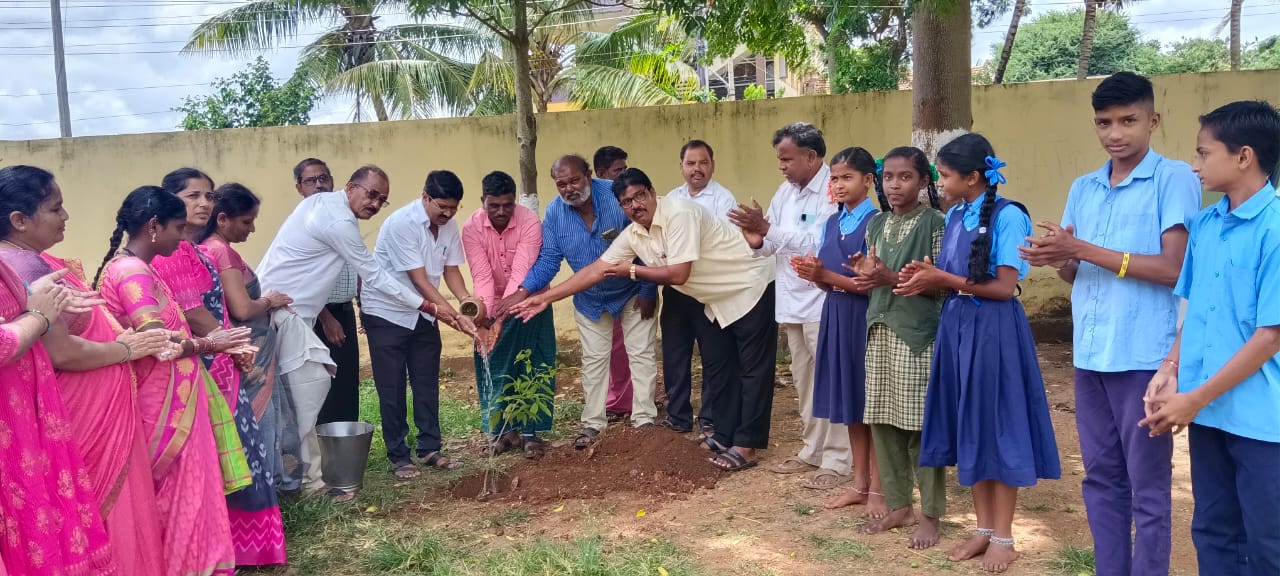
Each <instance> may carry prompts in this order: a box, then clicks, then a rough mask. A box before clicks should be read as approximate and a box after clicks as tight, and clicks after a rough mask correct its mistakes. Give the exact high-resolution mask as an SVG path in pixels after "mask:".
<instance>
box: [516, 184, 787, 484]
mask: <svg viewBox="0 0 1280 576" xmlns="http://www.w3.org/2000/svg"><path fill="white" fill-rule="evenodd" d="M612 187H613V191H612V192H613V194H615V195H616V196H617V199H618V205H619V206H621V207H622V209H623V210H625V211H626V213H627V216H628V217H629V218H630V219H631V222H632V224H631V226H628V227H627V228H626V229H625V230H623V231H622V234H620V235H619V236H618V238H617V240H615V241H614V242H613V244H611V245H610V246H609V249H608V250H606V251H605V252H604V253H603V254H602V255H601V256H600V258H599V259H598V260H596V261H595V262H592V263H591V264H589V265H587V266H583V267H581V268H580V269H579V270H578V271H577V272H576V273H575V274H574V275H573V277H572V278H570V279H568V280H566V281H564V282H562V283H561V284H559V285H557V286H555V287H553V288H551V289H550V290H547V291H546V292H544V293H541V294H535V295H533V296H530V297H529V298H527V299H525V300H524V301H523V302H521V303H520V304H517V305H516V306H515V307H514V308H513V309H512V314H514V315H516V316H519V317H520V318H532V317H533V316H534V315H536V314H538V313H539V312H541V311H543V310H545V309H546V308H547V306H549V305H550V304H551V303H552V302H555V301H556V300H559V299H562V298H566V297H568V296H570V295H572V294H578V293H580V292H583V291H586V290H591V289H592V288H593V287H596V286H599V285H601V284H604V283H608V282H614V281H616V280H618V279H625V278H629V279H631V280H636V279H642V280H645V281H648V282H653V283H655V284H662V285H667V286H673V287H675V289H676V290H679V291H680V292H683V293H684V294H686V295H688V296H689V297H691V298H693V299H694V300H696V301H698V302H701V303H702V304H703V309H702V310H700V311H699V313H701V314H704V315H705V316H706V318H707V319H708V320H711V325H710V326H708V327H709V328H713V329H710V330H705V331H704V332H703V333H702V334H699V336H701V337H702V339H701V340H700V341H701V344H700V345H701V346H702V354H703V362H704V364H703V365H704V367H705V372H704V374H703V375H704V378H705V379H706V384H705V385H706V386H707V387H708V388H713V387H714V388H717V389H716V390H715V391H714V393H713V394H711V396H712V397H713V398H715V399H716V405H715V406H713V407H712V412H713V413H714V414H715V418H716V426H715V430H714V432H713V434H712V435H711V436H708V437H705V438H704V439H703V440H702V446H703V447H704V448H706V449H708V450H709V454H710V455H713V458H711V461H712V463H713V464H715V465H716V466H717V467H719V468H721V469H723V470H727V471H731V472H732V471H737V470H743V469H746V468H751V467H753V466H755V465H756V464H757V462H758V456H757V454H756V451H757V450H761V449H764V448H767V447H768V446H769V426H770V415H771V412H772V407H773V380H774V376H775V364H776V357H777V347H778V339H777V324H776V323H775V322H774V318H773V314H774V306H775V302H774V294H773V279H774V271H773V267H772V266H771V264H770V262H769V260H768V259H766V258H761V257H757V256H756V255H755V254H754V253H753V252H752V250H751V248H750V247H749V246H748V245H747V241H746V240H745V239H744V238H743V236H742V233H741V232H739V231H738V229H737V227H735V226H734V225H732V224H730V223H729V222H727V221H725V220H723V219H721V218H717V217H716V216H715V215H713V214H712V213H711V212H710V211H709V210H707V209H705V208H703V207H701V206H699V205H698V204H697V203H695V202H693V201H692V200H685V199H679V198H661V199H660V198H658V197H657V195H656V194H654V192H653V184H652V183H651V182H650V181H649V177H648V176H646V175H645V173H644V172H641V171H640V170H637V169H635V168H630V169H628V170H626V171H624V172H623V173H622V174H620V175H619V176H618V178H617V179H615V180H614V181H613V186H612ZM637 257H639V258H640V259H641V260H642V261H643V262H644V264H640V263H638V262H636V258H637Z"/></svg>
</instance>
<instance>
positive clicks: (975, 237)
mask: <svg viewBox="0 0 1280 576" xmlns="http://www.w3.org/2000/svg"><path fill="white" fill-rule="evenodd" d="M937 165H938V174H939V182H938V184H939V185H940V187H941V188H942V190H943V192H944V193H945V194H946V195H947V196H949V197H951V198H952V199H956V200H959V201H960V203H959V204H957V205H956V206H955V207H953V208H952V209H951V211H950V212H948V213H947V222H946V231H945V232H944V234H943V237H942V250H941V252H940V253H939V255H938V262H937V263H936V265H935V264H934V263H932V262H929V261H928V260H925V261H923V262H912V263H911V264H908V265H907V267H906V268H904V269H903V271H902V273H901V275H900V283H899V285H898V287H897V289H895V291H894V292H895V293H896V294H899V295H902V296H914V295H917V294H921V293H924V292H926V291H936V290H942V291H948V292H950V294H949V295H948V296H947V299H946V301H945V303H944V304H943V308H942V319H941V321H940V324H939V326H938V335H937V339H936V340H935V349H934V356H933V366H932V370H931V374H930V377H929V388H928V392H927V393H926V397H925V413H924V429H923V430H922V434H921V446H920V466H956V467H957V469H958V472H959V480H960V484H963V485H965V486H971V487H972V492H973V507H974V512H975V513H976V515H977V517H978V527H977V529H976V530H975V531H974V533H973V536H972V537H970V538H969V539H968V540H967V541H966V542H964V543H963V544H961V545H959V546H956V547H955V548H953V549H951V551H950V552H949V553H948V554H947V557H948V559H950V560H951V561H953V562H957V561H961V560H967V559H970V558H975V557H977V556H978V555H980V554H981V555H982V568H983V569H984V570H987V571H989V572H1004V571H1005V570H1007V569H1008V566H1009V563H1010V562H1012V561H1014V560H1015V559H1017V557H1018V553H1017V551H1016V550H1015V548H1014V542H1013V512H1014V508H1015V507H1016V505H1017V498H1018V488H1019V487H1024V486H1032V485H1034V484H1035V483H1036V480H1037V479H1040V478H1044V479H1057V478H1059V477H1060V476H1061V470H1060V467H1059V462H1058V447H1057V442H1056V441H1055V440H1054V436H1053V424H1052V422H1051V421H1050V419H1049V404H1048V401H1047V400H1046V398H1045V391H1044V380H1043V378H1042V377H1041V374H1040V364H1039V360H1038V359H1037V358H1036V348H1035V341H1034V340H1033V339H1032V337H1031V326H1030V324H1029V323H1028V322H1027V316H1026V313H1025V312H1024V311H1023V309H1022V304H1021V303H1020V302H1019V301H1018V299H1017V295H1016V292H1017V288H1018V281H1019V280H1021V279H1022V278H1023V277H1024V276H1025V275H1026V273H1027V270H1028V269H1029V265H1028V264H1027V263H1026V261H1024V260H1022V258H1021V257H1019V255H1018V246H1020V245H1023V243H1024V241H1025V239H1026V237H1028V236H1030V235H1031V218H1030V217H1029V216H1028V215H1027V212H1026V208H1024V207H1023V206H1022V205H1021V204H1018V203H1016V202H1013V201H1011V200H1009V199H1007V198H1003V197H1001V196H1000V195H999V194H998V192H997V189H998V187H999V185H1000V184H1003V183H1004V182H1005V178H1004V175H1002V174H1001V173H1000V168H1002V167H1004V166H1005V163H1004V162H1003V161H1001V160H1000V159H999V158H997V157H996V155H995V151H994V150H993V149H992V148H991V143H990V142H988V141H987V139H986V138H984V137H982V136H980V135H978V134H965V135H963V136H960V137H959V138H956V139H955V140H952V141H951V142H950V143H948V144H947V145H946V146H943V147H942V149H941V150H940V151H938V162H937Z"/></svg>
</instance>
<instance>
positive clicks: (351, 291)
mask: <svg viewBox="0 0 1280 576" xmlns="http://www.w3.org/2000/svg"><path fill="white" fill-rule="evenodd" d="M359 279H360V278H359V276H356V271H355V269H354V268H352V267H350V266H347V265H346V264H343V265H342V271H341V272H339V273H338V280H337V281H336V282H334V283H333V290H331V291H330V292H329V303H330V304H342V303H345V302H350V301H351V300H352V299H353V298H355V297H356V292H357V291H358V290H359V287H360V284H359Z"/></svg>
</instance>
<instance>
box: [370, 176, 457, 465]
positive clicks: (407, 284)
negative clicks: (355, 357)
mask: <svg viewBox="0 0 1280 576" xmlns="http://www.w3.org/2000/svg"><path fill="white" fill-rule="evenodd" d="M461 202H462V181H461V180H459V179H458V176H457V175H456V174H454V173H453V172H449V171H445V170H437V171H433V172H431V173H430V174H427V181H426V184H425V185H424V186H423V190H422V197H421V198H416V199H414V201H413V202H410V203H409V204H408V205H406V206H404V207H403V208H400V209H399V210H396V211H395V212H393V213H392V214H391V215H390V216H388V217H387V219H386V221H385V222H383V223H382V230H381V231H379V232H378V244H377V247H376V248H375V249H374V252H373V255H374V259H375V260H377V263H378V267H379V268H381V269H382V270H385V271H388V272H390V275H391V277H392V278H393V279H394V280H395V282H396V284H398V285H400V286H401V287H403V288H407V289H409V290H413V291H416V292H417V293H418V294H419V295H421V296H422V297H423V298H424V299H426V300H427V301H429V302H431V304H433V305H434V307H435V311H434V312H432V313H427V312H423V311H422V310H419V309H418V308H417V307H413V306H409V305H408V304H406V303H404V302H403V301H402V300H400V299H399V298H397V297H395V296H394V295H392V294H386V293H384V292H383V291H382V289H380V288H377V287H373V286H367V287H366V288H364V289H363V290H362V291H361V294H360V303H361V309H360V322H361V324H363V325H364V329H365V334H366V335H367V336H368V338H369V360H370V362H371V363H372V364H373V381H374V386H375V388H376V389H377V391H378V406H379V409H380V411H381V415H382V439H383V442H384V443H385V444H386V447H387V460H388V461H389V462H390V463H391V472H392V473H393V474H395V476H396V478H399V479H401V480H407V479H410V478H416V477H418V475H419V474H420V472H419V470H418V468H417V467H416V466H414V464H413V460H412V459H410V456H409V445H408V444H406V443H405V437H406V436H407V435H408V434H409V423H408V422H407V420H406V411H407V409H408V407H407V406H406V402H407V399H406V395H405V389H406V386H405V384H406V383H405V376H406V374H407V375H408V379H409V380H408V385H409V386H412V387H413V420H414V423H415V424H416V425H417V428H418V441H417V448H416V452H417V457H418V459H419V460H420V461H421V464H423V465H424V466H429V467H432V468H439V469H442V470H452V469H454V468H457V467H458V463H457V462H455V461H454V460H453V459H452V458H449V457H448V456H445V455H444V453H443V452H441V444H440V351H441V342H440V328H439V327H438V326H437V325H436V319H437V318H438V319H440V320H441V321H443V322H444V323H445V324H448V325H450V326H452V327H453V328H454V329H455V330H459V331H463V332H466V333H469V334H473V335H474V333H475V327H474V326H472V325H471V323H470V320H468V319H466V318H464V317H462V316H460V315H459V314H458V313H457V312H456V311H455V310H454V308H453V306H451V305H450V304H449V302H448V301H447V300H445V298H444V296H443V295H442V294H440V291H439V289H438V288H437V287H438V286H439V285H440V279H441V277H443V278H444V281H445V283H446V284H448V285H449V290H450V291H451V292H453V295H454V296H455V297H457V298H458V300H459V301H462V300H465V299H467V298H469V297H470V294H469V293H468V292H467V285H466V283H465V282H464V281H463V279H462V272H461V271H459V269H458V266H460V265H461V264H462V263H463V262H464V261H465V260H466V255H465V253H464V252H463V250H462V234H461V232H460V231H459V229H458V223H457V222H456V221H454V219H453V217H454V215H455V214H457V213H458V204H459V203H461Z"/></svg>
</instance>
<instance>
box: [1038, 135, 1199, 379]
mask: <svg viewBox="0 0 1280 576" xmlns="http://www.w3.org/2000/svg"><path fill="white" fill-rule="evenodd" d="M1199 211H1200V180H1199V179H1198V178H1196V175H1195V173H1193V172H1192V171H1191V167H1190V166H1188V165H1187V164H1186V163H1185V162H1178V161H1176V160H1169V159H1166V158H1164V157H1163V156H1160V155H1159V154H1157V153H1156V152H1155V150H1151V151H1149V152H1147V156H1146V157H1145V158H1143V159H1142V161H1141V162H1139V163H1138V165H1137V166H1136V167H1134V169H1133V172H1131V173H1130V174H1129V176H1128V177H1126V178H1125V179H1124V181H1123V182H1121V183H1120V184H1118V185H1116V186H1114V187H1112V186H1111V162H1107V163H1106V164H1104V165H1103V166H1102V168H1101V169H1100V170H1098V171H1096V172H1091V173H1089V174H1085V175H1084V176H1081V177H1080V178H1078V179H1076V181H1075V183H1074V184H1072V185H1071V192H1070V193H1069V194H1068V195H1067V208H1066V210H1065V211H1063V213H1062V226H1063V227H1064V228H1065V227H1067V226H1075V235H1076V237H1077V238H1080V239H1081V240H1084V241H1085V242H1088V243H1090V244H1094V245H1097V246H1101V247H1103V248H1107V249H1109V250H1117V251H1120V252H1128V253H1130V254H1159V253H1160V251H1161V235H1162V234H1164V233H1165V232H1167V231H1168V230H1169V229H1171V228H1173V227H1175V226H1182V225H1183V224H1184V223H1185V222H1187V221H1188V220H1190V219H1191V218H1194V217H1195V215H1196V213H1197V212H1199ZM1071 316H1072V324H1073V326H1074V330H1073V332H1074V337H1075V338H1074V339H1075V346H1074V348H1073V350H1074V353H1073V355H1074V358H1075V366H1076V368H1081V369H1084V370H1093V371H1095V372H1126V371H1129V370H1155V369H1157V368H1159V367H1160V362H1161V361H1162V360H1163V359H1164V358H1165V356H1166V355H1167V354H1169V349H1170V348H1172V347H1173V340H1174V338H1175V337H1176V336H1177V329H1178V298H1177V297H1176V296H1174V295H1173V290H1171V289H1169V288H1167V287H1165V286H1160V285H1158V284H1153V283H1151V282H1146V281H1143V280H1136V279H1133V278H1117V277H1116V273H1115V272H1112V271H1110V270H1107V269H1106V268H1103V267H1101V266H1096V265H1094V264H1090V263H1088V262H1081V263H1080V269H1079V270H1078V271H1077V272H1076V279H1075V282H1074V283H1073V284H1072V286H1071Z"/></svg>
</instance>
